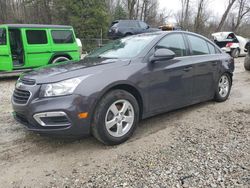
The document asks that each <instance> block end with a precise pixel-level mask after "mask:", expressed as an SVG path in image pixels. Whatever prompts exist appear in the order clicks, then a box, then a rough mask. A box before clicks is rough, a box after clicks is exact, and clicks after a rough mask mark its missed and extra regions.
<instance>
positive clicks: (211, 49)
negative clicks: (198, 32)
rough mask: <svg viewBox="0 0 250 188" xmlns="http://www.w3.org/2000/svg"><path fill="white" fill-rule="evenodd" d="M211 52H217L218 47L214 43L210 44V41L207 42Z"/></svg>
mask: <svg viewBox="0 0 250 188" xmlns="http://www.w3.org/2000/svg"><path fill="white" fill-rule="evenodd" d="M207 45H208V48H209V51H210V54H217V51H216V48H215V46H214V45H212V44H210V43H209V42H207Z"/></svg>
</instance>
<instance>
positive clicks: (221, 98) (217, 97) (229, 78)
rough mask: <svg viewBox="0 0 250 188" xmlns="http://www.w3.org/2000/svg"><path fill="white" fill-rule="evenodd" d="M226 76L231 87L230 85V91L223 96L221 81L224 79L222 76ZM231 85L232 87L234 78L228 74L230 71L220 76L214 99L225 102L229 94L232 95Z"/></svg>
mask: <svg viewBox="0 0 250 188" xmlns="http://www.w3.org/2000/svg"><path fill="white" fill-rule="evenodd" d="M224 76H225V77H226V79H227V81H228V83H229V85H228V86H229V87H228V91H227V93H226V95H225V96H222V95H221V94H220V83H221V80H222V77H224ZM231 87H232V78H231V76H230V75H229V74H228V73H224V74H222V75H221V76H220V78H219V80H218V82H217V85H216V91H215V96H214V100H215V101H217V102H224V101H226V100H227V99H228V97H229V95H230V91H231Z"/></svg>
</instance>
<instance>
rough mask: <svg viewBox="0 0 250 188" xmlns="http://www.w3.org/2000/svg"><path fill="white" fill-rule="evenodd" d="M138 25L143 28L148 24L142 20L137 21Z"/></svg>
mask: <svg viewBox="0 0 250 188" xmlns="http://www.w3.org/2000/svg"><path fill="white" fill-rule="evenodd" d="M139 25H140V27H141V28H143V29H147V28H148V25H147V24H146V23H144V22H139Z"/></svg>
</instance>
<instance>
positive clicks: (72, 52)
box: [0, 24, 81, 73]
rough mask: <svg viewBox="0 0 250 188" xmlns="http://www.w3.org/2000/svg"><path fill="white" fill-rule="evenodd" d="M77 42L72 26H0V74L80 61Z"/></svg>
mask: <svg viewBox="0 0 250 188" xmlns="http://www.w3.org/2000/svg"><path fill="white" fill-rule="evenodd" d="M78 40H79V39H76V37H75V33H74V30H73V28H72V27H71V26H61V25H32V24H28V25H24V24H8V25H0V73H1V72H3V71H8V72H12V71H15V70H20V69H29V68H35V67H40V66H44V65H47V64H52V63H58V62H62V61H68V60H79V59H80V56H81V52H80V50H79V45H78V44H79V41H78Z"/></svg>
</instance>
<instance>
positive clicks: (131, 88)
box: [93, 82, 144, 119]
mask: <svg viewBox="0 0 250 188" xmlns="http://www.w3.org/2000/svg"><path fill="white" fill-rule="evenodd" d="M116 89H120V90H124V91H127V92H128V93H130V94H131V95H133V96H134V97H135V99H136V100H137V102H138V105H139V115H140V119H142V115H143V108H144V102H143V96H142V94H141V92H140V91H139V90H138V89H137V88H136V87H135V86H133V84H129V83H123V82H122V83H115V84H112V85H109V86H108V87H106V88H105V89H104V90H103V91H102V92H101V93H100V94H99V96H98V100H97V101H96V103H95V105H94V109H93V112H95V110H96V108H97V106H98V104H99V102H100V100H101V99H102V98H103V96H105V95H106V94H107V93H109V92H110V91H112V90H116Z"/></svg>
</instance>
